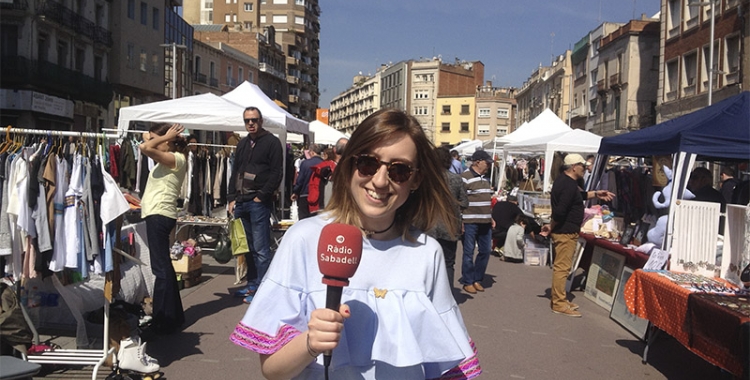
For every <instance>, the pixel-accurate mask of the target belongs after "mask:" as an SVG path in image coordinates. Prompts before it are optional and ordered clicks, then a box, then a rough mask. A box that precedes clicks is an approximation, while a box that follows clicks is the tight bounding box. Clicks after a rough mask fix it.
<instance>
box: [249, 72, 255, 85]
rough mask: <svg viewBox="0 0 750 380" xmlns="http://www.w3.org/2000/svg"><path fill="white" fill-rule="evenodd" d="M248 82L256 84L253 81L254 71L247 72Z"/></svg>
mask: <svg viewBox="0 0 750 380" xmlns="http://www.w3.org/2000/svg"><path fill="white" fill-rule="evenodd" d="M247 81H248V82H250V83H255V81H254V80H253V72H252V71H248V72H247Z"/></svg>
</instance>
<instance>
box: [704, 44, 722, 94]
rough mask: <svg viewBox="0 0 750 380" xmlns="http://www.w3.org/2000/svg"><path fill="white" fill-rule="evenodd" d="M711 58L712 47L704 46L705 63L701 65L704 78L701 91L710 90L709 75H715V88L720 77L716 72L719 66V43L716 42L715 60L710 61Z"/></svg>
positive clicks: (713, 84)
mask: <svg viewBox="0 0 750 380" xmlns="http://www.w3.org/2000/svg"><path fill="white" fill-rule="evenodd" d="M709 58H711V49H710V48H709V46H704V47H703V65H702V66H701V78H703V80H702V81H701V91H707V90H708V76H709V75H713V83H712V86H713V88H716V87H717V86H716V85H717V84H718V83H716V82H718V78H717V77H716V72H717V71H718V68H719V46H718V45H717V44H714V58H713V62H709V61H710V59H709ZM712 65H713V70H710V68H711V66H712Z"/></svg>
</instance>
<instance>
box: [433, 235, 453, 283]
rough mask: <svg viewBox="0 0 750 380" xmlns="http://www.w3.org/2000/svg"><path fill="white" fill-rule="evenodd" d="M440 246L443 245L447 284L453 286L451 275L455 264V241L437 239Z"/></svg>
mask: <svg viewBox="0 0 750 380" xmlns="http://www.w3.org/2000/svg"><path fill="white" fill-rule="evenodd" d="M437 241H438V243H440V246H441V247H443V257H445V269H446V271H447V272H448V284H449V285H450V286H451V288H453V276H454V272H455V269H454V268H455V266H456V248H457V247H458V242H457V241H450V240H445V239H437Z"/></svg>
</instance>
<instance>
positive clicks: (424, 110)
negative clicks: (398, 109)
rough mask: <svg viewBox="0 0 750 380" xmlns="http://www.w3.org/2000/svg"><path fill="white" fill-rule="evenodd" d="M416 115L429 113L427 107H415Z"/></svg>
mask: <svg viewBox="0 0 750 380" xmlns="http://www.w3.org/2000/svg"><path fill="white" fill-rule="evenodd" d="M414 114H415V115H428V113H427V107H414Z"/></svg>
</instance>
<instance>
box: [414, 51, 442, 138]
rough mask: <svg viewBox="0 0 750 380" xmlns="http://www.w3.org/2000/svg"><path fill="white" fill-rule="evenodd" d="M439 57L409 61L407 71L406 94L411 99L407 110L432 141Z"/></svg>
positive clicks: (434, 124) (438, 76)
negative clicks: (408, 86) (407, 83)
mask: <svg viewBox="0 0 750 380" xmlns="http://www.w3.org/2000/svg"><path fill="white" fill-rule="evenodd" d="M441 63H442V62H441V59H440V58H438V57H435V58H433V59H431V60H428V59H424V60H422V59H420V60H419V61H413V62H412V63H411V70H410V72H409V79H408V81H409V83H410V85H411V86H410V88H408V91H407V94H408V99H410V100H411V106H410V107H409V108H408V109H407V112H409V113H411V114H412V115H413V116H414V117H415V118H416V119H417V121H419V124H420V125H421V126H422V129H424V131H425V133H426V134H427V138H429V139H430V140H431V141H434V138H435V135H434V132H435V126H436V125H437V124H436V123H437V121H436V120H435V116H436V115H437V113H438V110H437V96H438V81H439V80H440V65H441Z"/></svg>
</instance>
